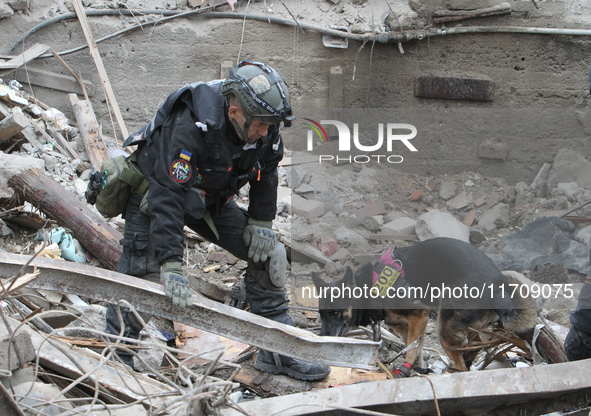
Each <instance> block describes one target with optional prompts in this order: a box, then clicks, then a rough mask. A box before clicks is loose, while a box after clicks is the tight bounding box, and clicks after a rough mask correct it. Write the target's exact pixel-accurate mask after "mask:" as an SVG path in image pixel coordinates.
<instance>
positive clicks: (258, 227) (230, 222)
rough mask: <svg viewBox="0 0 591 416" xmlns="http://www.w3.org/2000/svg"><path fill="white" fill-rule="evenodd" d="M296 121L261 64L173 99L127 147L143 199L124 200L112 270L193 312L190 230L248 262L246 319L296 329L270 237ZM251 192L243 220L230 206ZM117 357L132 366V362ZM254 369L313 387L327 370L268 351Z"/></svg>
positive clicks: (282, 267)
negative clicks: (187, 265) (286, 131)
mask: <svg viewBox="0 0 591 416" xmlns="http://www.w3.org/2000/svg"><path fill="white" fill-rule="evenodd" d="M293 120H294V117H293V116H292V110H291V107H290V104H289V92H288V88H287V84H286V83H285V81H284V80H283V78H282V77H281V75H280V74H279V73H278V72H277V71H276V70H274V69H273V68H271V67H269V66H267V65H265V64H263V63H260V62H253V61H242V62H241V63H239V64H238V65H236V66H235V67H234V68H232V70H231V71H230V75H229V76H228V78H226V79H225V80H215V81H211V82H207V83H205V82H197V83H194V84H191V85H187V86H185V87H183V88H180V89H179V90H177V91H175V92H173V93H172V94H171V95H170V96H169V97H168V98H167V99H166V101H165V102H164V104H163V105H162V107H160V109H159V110H158V112H157V113H156V115H155V117H154V118H153V119H152V121H151V122H150V123H149V124H148V125H146V126H144V127H143V128H141V129H139V130H138V131H136V132H135V133H133V134H132V135H131V136H130V137H129V138H128V139H127V140H126V141H125V143H124V146H129V145H138V149H137V150H136V151H135V152H134V155H132V157H134V158H135V160H136V163H137V167H138V168H139V171H141V173H142V174H143V175H144V176H145V178H147V180H148V183H149V187H148V188H149V190H148V192H147V195H145V193H142V192H135V193H131V195H130V198H129V201H128V204H127V207H126V210H125V212H124V218H125V231H124V238H123V240H121V244H122V245H123V254H122V256H121V258H120V259H119V263H118V269H117V270H118V271H119V272H121V273H125V274H129V275H132V276H137V277H143V278H145V279H148V280H151V281H159V282H161V283H162V284H163V285H164V287H165V293H166V296H168V297H170V298H171V300H172V303H173V304H175V305H179V306H181V307H190V306H191V290H190V288H189V283H188V281H187V279H186V278H185V277H184V276H183V271H182V268H181V264H182V259H183V249H184V244H183V241H184V233H183V227H184V226H187V227H189V228H190V229H192V230H193V231H195V232H196V233H198V234H199V235H200V236H202V237H204V238H206V239H207V240H208V241H211V242H213V243H215V244H217V245H219V246H221V247H223V248H224V249H226V250H228V251H229V252H230V253H232V254H233V255H235V256H236V257H238V258H240V259H243V260H247V261H248V270H247V272H246V274H245V278H244V281H245V285H246V294H247V299H248V302H249V305H250V311H251V312H253V313H255V314H258V315H261V316H264V317H266V318H269V319H272V320H274V321H277V322H282V323H284V324H288V325H293V322H292V319H291V317H290V316H289V315H288V313H287V309H288V305H287V304H288V301H287V297H286V291H285V271H286V267H287V256H286V252H285V248H284V246H283V244H281V243H280V242H278V241H277V238H276V236H275V233H274V232H273V230H272V223H273V219H274V218H275V214H276V210H277V208H276V203H277V185H278V177H277V166H278V163H279V161H280V160H281V159H282V157H283V143H282V139H281V134H280V132H279V129H280V124H281V123H283V124H284V125H285V126H286V127H290V126H291V123H292V121H293ZM247 183H249V184H250V191H249V199H250V203H249V206H248V212H247V211H245V210H243V209H240V208H239V207H238V206H237V205H236V203H235V202H234V201H233V197H234V195H236V194H237V193H238V191H239V189H240V188H242V187H243V186H244V185H246V184H247ZM123 315H124V316H123V318H124V322H125V328H124V334H125V335H126V336H129V337H132V338H138V337H139V330H141V327H140V325H138V323H137V320H136V319H135V317H134V316H133V314H132V313H130V312H129V311H126V310H123ZM120 329H121V327H120V324H119V319H118V317H117V312H116V308H115V307H114V306H113V305H111V306H110V307H109V308H108V310H107V331H108V332H109V333H112V334H119V333H120ZM119 355H120V357H121V358H122V359H123V360H124V361H126V363H128V364H130V359H131V357H130V356H128V357H125V354H124V353H120V354H119ZM131 363H132V361H131ZM254 366H255V368H257V369H258V370H261V371H265V372H269V373H273V374H286V375H288V376H291V377H294V378H297V379H301V380H310V381H311V380H320V379H322V378H324V377H326V376H327V375H328V374H329V373H330V367H328V366H324V365H317V364H311V363H307V362H303V361H300V360H296V359H293V358H290V357H287V356H283V355H279V354H276V353H271V352H269V351H266V350H260V351H259V353H258V355H257V358H256V361H255V364H254Z"/></svg>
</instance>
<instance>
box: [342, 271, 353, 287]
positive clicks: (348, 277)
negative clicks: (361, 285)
mask: <svg viewBox="0 0 591 416" xmlns="http://www.w3.org/2000/svg"><path fill="white" fill-rule="evenodd" d="M343 282H344V283H345V286H347V287H355V274H353V270H352V269H351V268H350V267H349V266H347V269H346V270H345V274H344V276H343Z"/></svg>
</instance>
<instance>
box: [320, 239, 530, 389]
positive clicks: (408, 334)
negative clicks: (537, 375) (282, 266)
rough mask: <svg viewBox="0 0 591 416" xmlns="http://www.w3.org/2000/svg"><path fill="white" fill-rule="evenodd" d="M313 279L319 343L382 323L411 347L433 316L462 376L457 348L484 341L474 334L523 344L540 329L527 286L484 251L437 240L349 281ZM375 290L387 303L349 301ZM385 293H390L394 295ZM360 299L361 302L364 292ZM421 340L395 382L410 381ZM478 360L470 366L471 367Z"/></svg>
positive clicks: (402, 251) (401, 251)
mask: <svg viewBox="0 0 591 416" xmlns="http://www.w3.org/2000/svg"><path fill="white" fill-rule="evenodd" d="M392 274H394V275H397V274H398V277H397V279H395V280H396V281H395V282H394V283H393V284H392V285H391V286H387V285H386V286H383V285H382V286H381V287H379V282H380V280H381V281H384V280H387V279H384V277H388V276H391V275H392ZM312 279H313V281H314V285H315V286H316V289H317V291H319V292H320V297H319V310H320V317H321V319H322V330H321V332H320V335H330V336H341V335H343V334H344V333H345V332H346V331H347V330H348V329H349V328H351V327H356V326H366V325H369V324H370V323H372V321H373V322H374V323H375V321H378V320H383V321H385V323H386V325H387V326H388V327H389V328H390V329H391V330H392V331H393V332H394V333H396V334H398V335H399V336H400V337H401V338H402V339H403V340H404V342H405V344H406V345H407V346H408V345H410V344H411V343H413V342H414V341H416V340H417V339H418V338H419V336H421V335H424V333H425V328H426V327H427V323H428V321H429V314H430V312H431V310H432V309H435V310H438V318H437V319H438V322H437V329H438V336H439V341H440V342H441V346H442V347H443V349H444V350H445V353H446V354H447V355H448V356H449V358H450V359H451V360H452V361H453V362H454V363H455V366H456V368H457V369H459V370H461V371H467V370H468V366H469V364H468V365H467V363H466V361H465V359H464V356H463V354H462V352H460V351H458V350H456V348H457V347H460V346H462V345H465V344H466V343H468V341H469V340H475V341H479V340H480V337H479V336H478V333H477V332H475V331H473V329H474V330H480V329H483V328H486V327H488V326H490V325H492V324H493V323H495V322H499V323H500V325H502V327H503V328H504V329H506V330H508V331H511V332H514V333H515V334H516V335H518V336H524V335H525V336H528V334H529V335H533V328H534V327H535V326H536V324H537V323H538V318H537V310H536V304H535V301H534V299H532V298H531V297H522V296H521V295H520V294H521V290H519V289H520V287H521V285H522V284H523V282H521V281H519V280H518V279H517V278H515V277H511V276H507V275H505V274H503V273H501V271H500V270H499V269H498V268H497V266H496V265H495V264H494V262H493V261H492V260H491V259H490V258H489V257H487V256H486V255H485V254H483V253H482V252H481V251H480V250H478V249H477V248H475V247H473V246H472V245H470V244H469V243H466V242H463V241H461V240H457V239H454V238H445V237H438V238H433V239H430V240H425V241H422V242H420V243H417V244H414V245H412V246H409V247H400V248H398V247H392V248H390V249H388V250H386V252H384V254H383V255H382V257H381V258H380V260H378V261H376V262H374V263H366V264H363V265H362V266H359V267H358V268H357V270H356V271H355V272H353V271H352V270H351V268H349V267H347V269H346V272H345V274H344V276H343V277H342V278H341V279H339V280H336V281H333V282H331V283H326V282H324V281H323V280H322V279H321V278H320V277H319V276H318V275H317V274H314V273H313V274H312ZM391 280H392V279H390V283H391ZM376 283H378V288H377V289H374V293H373V294H374V295H376V294H377V290H378V289H379V290H382V292H381V294H382V295H383V294H384V293H386V296H383V297H372V296H369V295H367V294H364V296H361V297H360V298H356V297H355V296H350V294H351V289H354V288H363V287H366V288H372V287H374V286H376ZM511 285H513V286H511ZM386 287H390V289H389V291H387V290H385V288H386ZM335 288H336V289H335ZM346 288H349V289H348V293H346V292H347V289H346ZM514 288H516V289H517V290H515V291H514ZM337 289H338V290H337ZM403 289H404V290H403ZM323 292H324V295H323ZM337 292H338V293H339V294H341V295H342V296H340V297H339V298H338V299H335V297H334V296H331V295H334V294H336V293H337ZM357 292H358V295H359V294H360V293H361V292H362V291H361V290H360V289H359V290H357ZM512 292H513V296H511V295H512ZM524 292H525V291H524ZM354 293H355V292H353V294H354ZM366 293H367V292H366ZM405 293H406V296H403V295H404V294H405ZM527 293H528V294H529V291H527ZM345 294H347V296H344V295H345ZM438 295H439V296H438ZM456 295H457V296H456ZM378 325H379V323H378ZM423 340H424V336H423V338H422V340H421V341H420V344H419V346H418V347H416V348H413V349H411V350H409V351H408V352H407V353H406V358H405V363H404V365H402V366H400V367H399V368H398V370H396V371H395V374H396V375H397V376H399V377H404V376H408V375H410V369H411V368H412V366H413V365H414V364H415V361H416V360H417V356H418V352H419V350H420V348H421V347H422V343H423ZM529 341H531V337H530V338H529V340H528V342H529ZM476 354H477V352H476V353H472V356H467V357H466V358H467V359H468V360H470V359H474V358H475V355H476Z"/></svg>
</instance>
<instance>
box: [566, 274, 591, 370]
mask: <svg viewBox="0 0 591 416" xmlns="http://www.w3.org/2000/svg"><path fill="white" fill-rule="evenodd" d="M570 322H571V327H570V330H569V331H568V334H567V335H566V340H565V341H564V350H565V351H566V357H567V358H568V360H569V361H576V360H584V359H585V358H591V276H587V278H586V279H585V283H584V284H583V287H582V288H581V292H580V293H579V301H578V302H577V308H576V309H575V310H574V311H572V313H571V314H570Z"/></svg>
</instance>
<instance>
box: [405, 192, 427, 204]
mask: <svg viewBox="0 0 591 416" xmlns="http://www.w3.org/2000/svg"><path fill="white" fill-rule="evenodd" d="M423 196H424V194H423V191H421V190H418V191H414V192H413V193H412V195H411V196H410V197H409V198H408V200H409V201H410V202H416V201H420V200H421V198H423Z"/></svg>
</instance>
